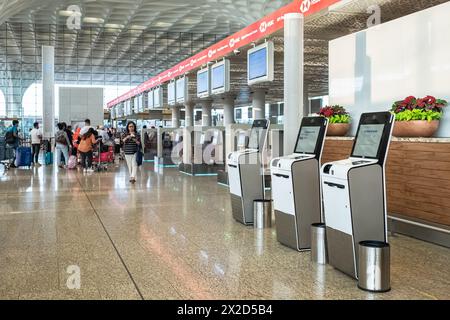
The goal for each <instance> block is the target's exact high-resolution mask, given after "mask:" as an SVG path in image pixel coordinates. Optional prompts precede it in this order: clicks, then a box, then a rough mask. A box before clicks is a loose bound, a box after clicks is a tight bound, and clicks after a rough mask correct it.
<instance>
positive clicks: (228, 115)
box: [223, 96, 235, 128]
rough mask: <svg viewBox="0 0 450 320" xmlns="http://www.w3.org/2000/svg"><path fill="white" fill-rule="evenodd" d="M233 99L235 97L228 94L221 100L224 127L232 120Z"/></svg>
mask: <svg viewBox="0 0 450 320" xmlns="http://www.w3.org/2000/svg"><path fill="white" fill-rule="evenodd" d="M234 100H235V97H233V96H228V97H226V98H224V100H223V125H224V127H225V128H226V127H227V126H228V125H230V124H233V123H234V122H235V121H234Z"/></svg>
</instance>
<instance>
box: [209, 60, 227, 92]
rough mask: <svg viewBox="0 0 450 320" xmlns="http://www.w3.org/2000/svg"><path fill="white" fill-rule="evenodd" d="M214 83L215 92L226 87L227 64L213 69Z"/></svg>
mask: <svg viewBox="0 0 450 320" xmlns="http://www.w3.org/2000/svg"><path fill="white" fill-rule="evenodd" d="M212 82H213V83H212V88H213V89H214V90H216V89H220V88H223V87H225V64H221V65H220V66H217V67H215V68H213V69H212Z"/></svg>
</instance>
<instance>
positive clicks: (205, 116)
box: [202, 100, 212, 127]
mask: <svg viewBox="0 0 450 320" xmlns="http://www.w3.org/2000/svg"><path fill="white" fill-rule="evenodd" d="M211 109H212V101H211V100H206V101H203V102H202V126H203V127H210V126H211V123H212V115H211V111H212V110H211Z"/></svg>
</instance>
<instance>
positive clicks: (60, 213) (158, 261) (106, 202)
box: [0, 164, 450, 299]
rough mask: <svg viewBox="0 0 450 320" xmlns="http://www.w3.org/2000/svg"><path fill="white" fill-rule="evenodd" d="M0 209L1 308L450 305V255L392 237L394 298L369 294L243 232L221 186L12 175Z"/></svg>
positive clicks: (205, 180)
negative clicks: (187, 302) (59, 303)
mask: <svg viewBox="0 0 450 320" xmlns="http://www.w3.org/2000/svg"><path fill="white" fill-rule="evenodd" d="M0 200H1V201H0V298H1V299H450V276H449V270H450V269H449V265H450V250H449V249H446V248H442V247H439V246H435V245H432V244H428V243H425V242H422V241H418V240H414V239H411V238H408V237H404V236H399V235H396V236H393V237H392V238H391V244H392V252H391V255H392V281H391V283H392V291H391V292H389V293H385V294H371V293H367V292H364V291H361V290H359V289H358V288H357V286H356V282H355V281H354V280H352V279H350V278H349V277H347V276H346V275H344V274H342V273H340V272H339V271H337V270H335V269H333V268H332V267H330V266H317V265H314V264H312V263H311V262H310V254H309V253H298V252H295V251H293V250H291V249H288V248H286V247H283V246H282V245H280V244H279V243H278V242H277V241H276V235H275V231H274V229H270V230H264V231H262V232H255V231H254V230H253V229H252V228H251V227H244V226H242V225H240V224H238V223H236V222H235V221H234V220H233V219H232V217H231V211H230V210H231V209H230V203H229V197H228V189H227V188H226V187H223V186H220V185H218V184H217V183H216V178H215V177H197V178H193V177H190V176H186V175H182V174H179V173H178V171H177V170H176V169H164V171H163V172H155V170H154V169H153V167H152V166H151V165H149V164H146V165H145V167H144V168H143V169H142V170H141V172H140V174H139V179H138V182H137V184H136V185H134V186H130V185H129V183H128V181H127V173H126V171H125V167H124V166H123V165H121V166H116V167H115V168H110V170H109V171H108V172H106V173H94V174H90V175H85V174H82V173H79V172H77V171H70V172H66V171H60V172H58V171H56V170H55V169H53V168H51V167H41V168H39V169H33V170H12V171H10V172H9V173H8V175H7V176H6V177H0ZM78 268H79V270H80V280H81V281H80V289H69V287H70V288H73V286H76V284H77V281H76V275H77V270H78ZM68 285H69V286H68Z"/></svg>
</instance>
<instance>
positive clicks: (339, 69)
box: [329, 3, 450, 137]
mask: <svg viewBox="0 0 450 320" xmlns="http://www.w3.org/2000/svg"><path fill="white" fill-rule="evenodd" d="M449 17H450V3H445V4H442V5H439V6H436V7H433V8H431V9H427V10H424V11H420V12H417V13H415V14H412V15H409V16H406V17H403V18H400V19H397V20H394V21H391V22H388V23H385V24H382V25H379V26H376V27H372V28H370V29H367V30H365V31H362V32H359V33H356V34H352V35H349V36H345V37H343V38H339V39H336V40H333V41H331V42H330V44H329V46H330V53H329V55H330V58H329V59H330V60H329V64H330V65H329V72H330V104H341V105H344V106H346V107H347V108H348V110H349V111H350V112H351V114H352V116H353V117H354V119H355V121H354V123H353V126H352V135H354V134H356V132H355V131H356V125H357V122H358V121H359V116H360V114H361V113H363V112H369V111H384V110H389V109H390V108H391V106H392V103H393V102H394V101H397V100H401V99H403V98H405V97H406V96H409V95H415V96H419V97H423V96H426V95H428V94H430V95H434V96H436V97H438V98H443V99H446V100H449V101H450V19H449ZM445 111H446V112H445V117H444V119H443V121H441V127H440V129H439V131H438V133H437V136H438V137H450V107H449V108H447V109H446V110H445Z"/></svg>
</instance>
